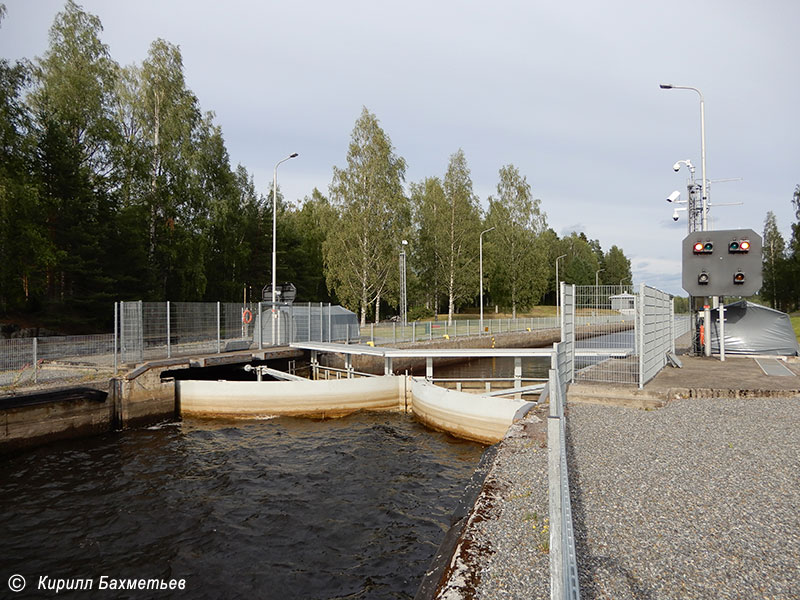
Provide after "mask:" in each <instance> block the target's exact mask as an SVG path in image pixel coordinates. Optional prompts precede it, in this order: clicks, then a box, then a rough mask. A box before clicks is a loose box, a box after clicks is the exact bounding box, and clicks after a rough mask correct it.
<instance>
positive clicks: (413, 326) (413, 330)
mask: <svg viewBox="0 0 800 600" xmlns="http://www.w3.org/2000/svg"><path fill="white" fill-rule="evenodd" d="M411 341H412V342H416V341H417V322H416V321H413V322H412V323H411Z"/></svg>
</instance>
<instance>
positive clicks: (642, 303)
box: [636, 283, 647, 389]
mask: <svg viewBox="0 0 800 600" xmlns="http://www.w3.org/2000/svg"><path fill="white" fill-rule="evenodd" d="M644 289H645V288H644V284H643V283H642V284H641V285H640V287H639V307H638V309H637V311H636V317H637V318H636V325H638V326H639V331H637V332H636V340H637V341H638V342H639V344H638V345H639V389H642V388H643V387H644V353H645V347H644V321H645V312H646V311H647V301H646V299H645V296H644V294H645V291H644Z"/></svg>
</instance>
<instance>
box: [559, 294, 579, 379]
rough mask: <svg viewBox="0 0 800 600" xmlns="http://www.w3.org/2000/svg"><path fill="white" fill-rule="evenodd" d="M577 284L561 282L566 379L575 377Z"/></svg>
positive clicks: (562, 336) (562, 335)
mask: <svg viewBox="0 0 800 600" xmlns="http://www.w3.org/2000/svg"><path fill="white" fill-rule="evenodd" d="M575 302H576V295H575V285H574V284H569V285H567V284H566V283H564V282H561V341H562V343H564V344H565V346H564V351H565V353H566V361H567V362H566V364H565V370H564V371H563V373H564V375H565V377H566V381H567V382H571V381H574V379H575V313H576V310H575Z"/></svg>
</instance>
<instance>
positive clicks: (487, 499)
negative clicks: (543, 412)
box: [436, 411, 550, 600]
mask: <svg viewBox="0 0 800 600" xmlns="http://www.w3.org/2000/svg"><path fill="white" fill-rule="evenodd" d="M537 412H538V411H537ZM546 425H547V423H546V418H545V419H538V418H537V417H536V416H535V415H534V414H533V413H532V414H530V415H529V416H527V417H525V418H524V419H523V420H522V421H521V422H520V423H517V424H515V425H513V426H512V428H511V429H510V430H509V433H508V435H507V436H506V438H505V439H504V440H503V442H502V443H501V444H500V446H499V448H498V450H497V456H496V457H495V460H494V463H493V465H492V468H491V470H490V472H489V474H488V475H487V478H486V481H485V482H484V487H483V492H482V494H481V496H480V498H479V499H478V502H477V503H476V506H475V509H474V510H473V512H472V514H471V517H470V521H469V522H468V524H467V526H466V528H465V531H464V533H463V534H462V538H461V542H460V544H459V547H458V548H457V549H456V553H455V556H454V559H453V563H452V567H453V568H452V570H451V573H450V576H449V579H448V580H447V584H445V585H444V586H443V587H442V588H440V590H439V593H438V594H437V596H436V598H437V599H442V600H450V599H456V598H457V599H461V598H470V599H471V598H474V599H476V600H507V599H511V598H515V599H516V598H519V599H525V600H528V599H536V598H542V599H549V598H550V570H549V569H550V558H549V554H548V550H549V543H550V532H549V519H548V496H547V448H546V446H545V444H546V440H547V435H546Z"/></svg>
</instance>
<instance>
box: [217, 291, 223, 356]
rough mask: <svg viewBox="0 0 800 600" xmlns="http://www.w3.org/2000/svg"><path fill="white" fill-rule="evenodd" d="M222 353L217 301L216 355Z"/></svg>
mask: <svg viewBox="0 0 800 600" xmlns="http://www.w3.org/2000/svg"><path fill="white" fill-rule="evenodd" d="M220 352H222V338H221V337H220V322H219V300H217V354H219V353H220Z"/></svg>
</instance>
